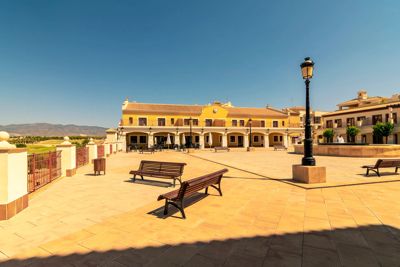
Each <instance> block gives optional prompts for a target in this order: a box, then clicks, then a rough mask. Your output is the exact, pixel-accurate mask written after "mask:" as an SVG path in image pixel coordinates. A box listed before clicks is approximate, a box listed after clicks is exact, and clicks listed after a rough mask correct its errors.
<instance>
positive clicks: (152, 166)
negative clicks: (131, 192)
mask: <svg viewBox="0 0 400 267" xmlns="http://www.w3.org/2000/svg"><path fill="white" fill-rule="evenodd" d="M185 165H186V163H180V162H165V161H150V160H142V161H141V162H140V166H139V169H138V170H136V171H130V172H129V173H130V174H132V175H133V178H132V179H133V181H134V182H135V181H136V175H138V176H140V177H141V178H142V180H144V179H143V176H149V177H156V178H166V179H173V180H174V187H175V181H176V180H177V179H178V181H179V182H180V183H182V181H181V176H182V173H183V168H184V167H185Z"/></svg>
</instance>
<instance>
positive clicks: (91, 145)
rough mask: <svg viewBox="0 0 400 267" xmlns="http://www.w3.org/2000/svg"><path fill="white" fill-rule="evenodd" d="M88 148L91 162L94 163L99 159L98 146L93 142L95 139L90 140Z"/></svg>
mask: <svg viewBox="0 0 400 267" xmlns="http://www.w3.org/2000/svg"><path fill="white" fill-rule="evenodd" d="M87 147H88V148H89V162H92V161H93V160H94V159H97V145H96V144H95V143H94V142H93V138H90V141H89V143H88V144H87Z"/></svg>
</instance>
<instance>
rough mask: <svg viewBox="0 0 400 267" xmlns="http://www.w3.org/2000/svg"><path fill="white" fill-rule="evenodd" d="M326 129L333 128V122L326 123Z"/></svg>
mask: <svg viewBox="0 0 400 267" xmlns="http://www.w3.org/2000/svg"><path fill="white" fill-rule="evenodd" d="M326 128H333V122H332V120H328V121H326Z"/></svg>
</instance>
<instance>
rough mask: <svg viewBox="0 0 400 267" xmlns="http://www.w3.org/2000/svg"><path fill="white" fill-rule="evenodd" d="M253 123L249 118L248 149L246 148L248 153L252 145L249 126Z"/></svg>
mask: <svg viewBox="0 0 400 267" xmlns="http://www.w3.org/2000/svg"><path fill="white" fill-rule="evenodd" d="M252 123H253V120H252V119H251V118H250V119H249V127H250V135H249V147H248V149H247V150H248V151H250V148H251V145H252V138H251V125H252Z"/></svg>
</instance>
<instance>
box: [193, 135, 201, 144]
mask: <svg viewBox="0 0 400 267" xmlns="http://www.w3.org/2000/svg"><path fill="white" fill-rule="evenodd" d="M194 142H195V143H200V136H198V135H196V136H195V137H194Z"/></svg>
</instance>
